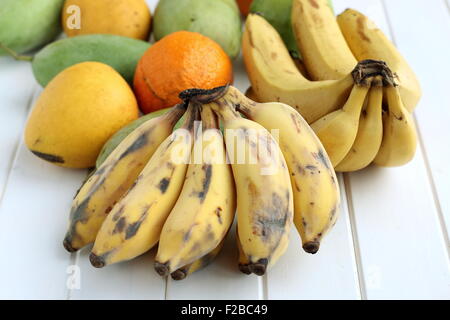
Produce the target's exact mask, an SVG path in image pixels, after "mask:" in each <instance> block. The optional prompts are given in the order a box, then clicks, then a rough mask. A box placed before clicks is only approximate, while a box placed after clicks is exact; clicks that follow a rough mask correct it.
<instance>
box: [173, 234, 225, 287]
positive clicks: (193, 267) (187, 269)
mask: <svg viewBox="0 0 450 320" xmlns="http://www.w3.org/2000/svg"><path fill="white" fill-rule="evenodd" d="M224 242H225V239H224V240H222V242H220V244H219V245H218V246H217V247H216V248H215V249H213V250H212V251H211V252H209V253H207V254H205V255H204V256H203V257H201V258H199V259H197V260H196V261H194V262H192V263H191V264H188V265H186V266H184V267H181V268H180V269H178V270H175V271H174V272H172V273H171V274H170V276H171V277H172V279H173V280H183V279H185V278H186V277H187V276H188V275H190V274H192V273H194V272H196V271H198V270H200V269H203V268H205V267H207V266H208V265H209V264H211V262H213V261H214V259H215V258H216V257H217V255H218V254H219V253H220V250H222V248H223V244H224Z"/></svg>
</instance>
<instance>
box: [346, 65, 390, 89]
mask: <svg viewBox="0 0 450 320" xmlns="http://www.w3.org/2000/svg"><path fill="white" fill-rule="evenodd" d="M352 76H353V80H354V81H355V83H356V84H357V85H359V86H365V87H369V86H370V82H371V81H372V79H373V78H374V77H375V76H382V77H383V84H384V85H386V86H388V85H391V86H396V83H395V80H394V78H395V75H394V73H393V72H392V71H391V69H389V67H388V65H387V64H386V62H384V61H381V60H372V59H367V60H362V61H360V62H358V64H357V65H356V67H355V68H354V69H353V71H352Z"/></svg>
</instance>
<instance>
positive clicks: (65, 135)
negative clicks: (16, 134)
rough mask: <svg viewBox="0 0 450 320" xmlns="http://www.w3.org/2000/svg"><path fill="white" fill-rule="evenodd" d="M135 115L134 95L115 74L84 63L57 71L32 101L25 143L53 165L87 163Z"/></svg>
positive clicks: (90, 164) (81, 165) (99, 65)
mask: <svg viewBox="0 0 450 320" xmlns="http://www.w3.org/2000/svg"><path fill="white" fill-rule="evenodd" d="M138 116H139V109H138V106H137V102H136V98H135V97H134V95H133V92H132V90H131V89H130V87H129V86H128V84H127V82H126V81H125V80H124V79H123V78H122V77H121V76H120V74H119V73H117V72H116V71H115V70H114V69H113V68H111V67H110V66H108V65H106V64H103V63H99V62H82V63H79V64H75V65H73V66H71V67H69V68H67V69H65V70H64V71H62V72H61V73H59V74H58V75H57V76H56V77H55V78H53V80H52V81H50V83H49V84H48V85H47V87H46V88H45V89H44V91H43V92H42V93H41V95H40V96H39V98H38V99H37V100H36V103H35V105H34V107H33V110H32V112H31V115H30V117H29V119H28V121H27V124H26V128H25V134H24V135H25V137H24V138H25V144H26V146H27V147H28V149H30V150H31V152H32V153H33V154H35V155H36V156H38V157H40V158H41V159H44V160H46V161H49V162H51V163H53V164H55V165H59V166H63V167H69V168H90V167H93V166H95V161H96V159H97V156H98V154H99V152H100V150H101V148H102V146H103V145H104V144H105V142H106V141H107V140H108V139H109V138H110V137H111V136H112V135H113V134H114V133H115V132H117V131H118V130H120V129H121V128H122V127H124V126H125V125H127V124H128V123H130V122H131V121H133V120H135V119H137V118H138Z"/></svg>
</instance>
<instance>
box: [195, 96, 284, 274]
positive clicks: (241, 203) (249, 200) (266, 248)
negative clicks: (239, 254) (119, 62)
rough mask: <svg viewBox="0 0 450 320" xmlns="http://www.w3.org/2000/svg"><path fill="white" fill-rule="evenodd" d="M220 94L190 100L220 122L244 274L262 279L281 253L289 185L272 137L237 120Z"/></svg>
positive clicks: (239, 117) (255, 126) (230, 107)
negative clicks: (231, 178)
mask: <svg viewBox="0 0 450 320" xmlns="http://www.w3.org/2000/svg"><path fill="white" fill-rule="evenodd" d="M226 90H227V87H221V88H216V89H213V90H199V91H198V96H193V95H191V97H190V98H191V101H198V102H200V103H206V105H207V106H209V107H211V108H212V109H213V110H214V111H215V112H216V113H217V114H218V115H219V116H220V118H221V120H222V123H223V126H224V129H225V144H226V150H227V154H228V158H229V160H230V161H231V167H232V170H233V176H234V181H235V184H236V190H237V225H238V232H239V238H240V240H241V245H242V250H243V252H244V253H245V255H246V256H247V259H248V260H249V264H248V268H249V270H250V271H251V272H252V273H255V274H257V275H263V274H264V273H265V272H266V270H267V268H268V267H270V266H272V265H273V264H274V263H275V262H276V260H277V259H278V258H279V257H280V256H281V254H282V253H283V250H282V249H285V248H284V247H285V242H286V240H285V237H288V235H289V231H290V227H291V224H292V219H293V196H292V187H291V181H290V177H289V172H288V169H287V165H286V162H285V160H284V157H283V155H282V153H281V151H280V150H279V146H278V144H277V143H276V141H275V140H274V138H273V137H272V136H271V135H270V133H269V132H268V131H267V130H266V129H264V127H262V126H261V125H259V124H258V123H256V122H254V121H251V120H248V119H244V118H242V117H241V116H240V115H239V113H238V112H237V111H235V110H234V108H233V105H232V104H231V103H230V102H229V101H227V100H225V99H224V100H221V99H220V96H221V95H223V93H224V92H225V91H226ZM211 96H214V98H211Z"/></svg>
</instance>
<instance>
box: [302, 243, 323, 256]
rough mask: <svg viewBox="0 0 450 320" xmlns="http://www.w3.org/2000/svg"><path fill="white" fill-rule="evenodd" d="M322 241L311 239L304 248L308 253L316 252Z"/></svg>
mask: <svg viewBox="0 0 450 320" xmlns="http://www.w3.org/2000/svg"><path fill="white" fill-rule="evenodd" d="M319 247H320V242H319V241H309V242H306V243H305V244H304V245H303V250H305V251H306V252H308V253H311V254H315V253H317V251H319Z"/></svg>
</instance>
